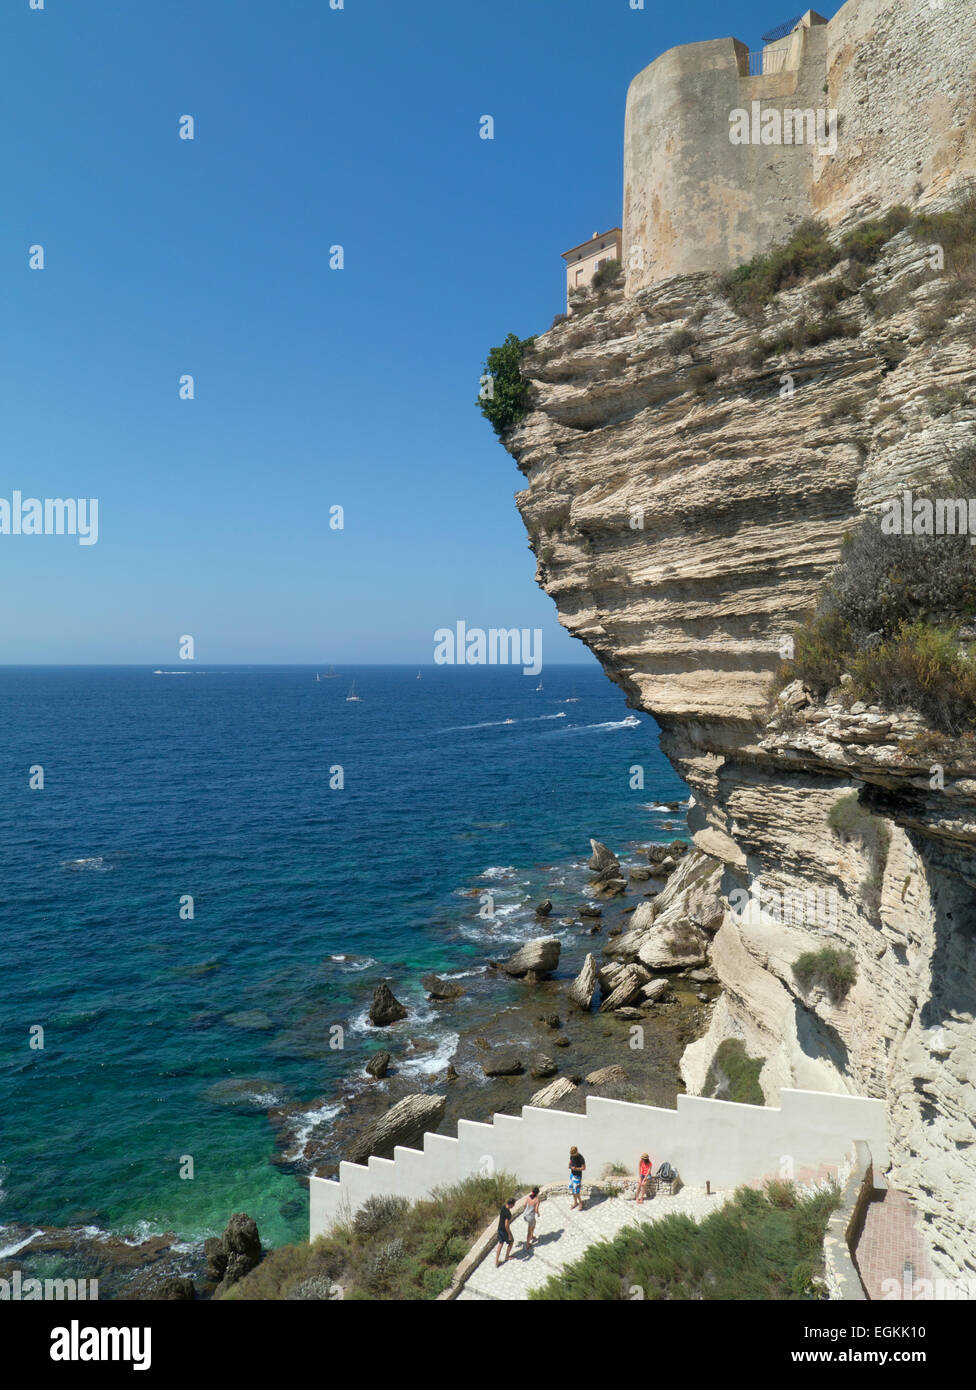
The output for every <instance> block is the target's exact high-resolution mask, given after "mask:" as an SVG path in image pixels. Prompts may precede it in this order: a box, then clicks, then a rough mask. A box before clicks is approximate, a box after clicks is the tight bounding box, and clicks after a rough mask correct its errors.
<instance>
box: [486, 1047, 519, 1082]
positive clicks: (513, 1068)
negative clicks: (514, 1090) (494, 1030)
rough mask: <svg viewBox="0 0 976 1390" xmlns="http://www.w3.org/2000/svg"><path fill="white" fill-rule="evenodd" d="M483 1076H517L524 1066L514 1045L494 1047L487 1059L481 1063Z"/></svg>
mask: <svg viewBox="0 0 976 1390" xmlns="http://www.w3.org/2000/svg"><path fill="white" fill-rule="evenodd" d="M481 1070H482V1071H483V1072H484V1074H485V1076H518V1075H519V1073H520V1072H522V1071H524V1070H525V1068H524V1067H523V1065H522V1058H521V1056H520V1055H519V1053H518V1050H517V1048H514V1047H496V1048H494V1049H493V1051H492V1054H491V1056H490V1057H489V1058H488V1060H487V1061H486V1062H484V1063H482V1067H481Z"/></svg>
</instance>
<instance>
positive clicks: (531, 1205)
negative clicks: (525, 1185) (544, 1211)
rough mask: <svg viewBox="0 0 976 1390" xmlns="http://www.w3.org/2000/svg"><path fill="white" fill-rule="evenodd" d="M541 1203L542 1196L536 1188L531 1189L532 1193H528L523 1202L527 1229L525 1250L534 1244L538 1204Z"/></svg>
mask: <svg viewBox="0 0 976 1390" xmlns="http://www.w3.org/2000/svg"><path fill="white" fill-rule="evenodd" d="M541 1201H542V1196H541V1194H540V1192H539V1189H538V1188H537V1187H533V1189H532V1191H531V1192H530V1193H529V1195H528V1197H527V1198H526V1200H525V1224H526V1225H527V1226H528V1228H529V1229H528V1232H527V1233H526V1237H525V1248H526V1250H529V1249H531V1247H532V1246H533V1245H534V1244H535V1223H536V1221H537V1220H538V1219H539V1204H540V1203H541Z"/></svg>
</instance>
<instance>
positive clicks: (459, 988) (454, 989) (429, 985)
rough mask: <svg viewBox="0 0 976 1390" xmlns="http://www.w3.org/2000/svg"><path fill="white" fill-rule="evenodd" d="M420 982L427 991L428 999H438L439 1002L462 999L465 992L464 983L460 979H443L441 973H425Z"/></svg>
mask: <svg viewBox="0 0 976 1390" xmlns="http://www.w3.org/2000/svg"><path fill="white" fill-rule="evenodd" d="M420 983H421V984H422V985H423V987H424V989H425V990H426V991H427V997H428V999H433V1000H436V1002H437V1003H444V1002H446V1001H447V1000H449V999H460V998H461V995H462V994H464V993H465V989H464V985H462V984H461V982H460V981H459V980H442V979H441V977H440V975H424V976H423V978H422V979H421V981H420Z"/></svg>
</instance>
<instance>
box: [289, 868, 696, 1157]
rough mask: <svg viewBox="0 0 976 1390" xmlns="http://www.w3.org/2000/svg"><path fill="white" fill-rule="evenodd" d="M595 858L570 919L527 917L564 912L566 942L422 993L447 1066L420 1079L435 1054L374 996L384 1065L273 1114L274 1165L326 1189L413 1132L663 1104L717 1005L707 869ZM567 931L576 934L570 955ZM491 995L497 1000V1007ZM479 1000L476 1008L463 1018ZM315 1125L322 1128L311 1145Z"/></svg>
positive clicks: (432, 979) (385, 989)
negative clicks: (438, 1024)
mask: <svg viewBox="0 0 976 1390" xmlns="http://www.w3.org/2000/svg"><path fill="white" fill-rule="evenodd" d="M591 846H592V851H593V853H592V858H591V859H590V861H589V870H590V881H589V884H588V885H587V886H586V887H585V889H584V890H583V892H582V894H579V895H577V897H578V900H577V901H576V902H575V903H573V904H571V905H569V904H568V902H567V898H568V896H569V895H567V894H565V893H563V894H562V895H559V894H556V893H555V892H554V893H553V894H552V895H551V896H549V897H547V898H545V899H544V900H543V901H541V902H540V903H539V905H538V906H537V907H536V909H535V913H536V917H537V919H538V920H539V921H540V923H541V922H548V921H549V920H550V919H551V918H552V917H553V914H554V913H555V912H556V911H557V910H558V911H561V913H562V915H560V916H559V917H558V918H556V919H555V920H557V921H558V924H559V926H560V928H561V929H563V936H562V938H559V937H556V936H548V937H539V938H536V939H534V940H532V941H530V942H527V943H525V944H524V945H522V946H521V947H520V948H519V949H518V950H517V951H515V952H514V954H513V955H511V956H510V957H508V958H507V959H499V960H489V961H488V962H487V963H486V965H485V968H484V971H483V973H482V974H481V975H480V977H476V979H475V980H474V981H471V982H468V981H466V982H465V983H464V984H463V985H462V984H460V983H459V982H458V981H457V980H452V979H450V978H448V979H443V978H441V977H438V976H426V977H425V979H424V983H425V987H426V988H427V991H428V995H427V997H428V1002H429V1003H430V1004H431V1005H432V1006H433V1007H435V1008H436V1010H437V1012H438V1016H439V1018H441V1019H450V1020H451V1022H452V1023H454V1024H455V1026H456V1027H457V1029H458V1032H457V1043H456V1046H455V1047H454V1049H453V1053H452V1056H451V1057H450V1059H449V1060H447V1061H445V1059H444V1057H443V1054H439V1055H438V1056H437V1058H436V1062H432V1066H431V1069H430V1070H429V1071H425V1070H424V1068H423V1063H422V1059H423V1056H424V1053H425V1050H429V1051H430V1052H431V1053H433V1052H434V1051H435V1049H436V1044H435V1043H433V1042H432V1041H431V1040H430V1039H429V1038H425V1037H424V1036H422V1035H418V1034H415V1033H414V1032H413V1030H412V1028H411V1019H410V1014H409V1011H407V1010H405V1009H404V1006H403V1005H402V1004H400V1002H399V1000H398V999H397V997H396V988H397V982H396V981H387V982H384V983H383V984H381V985H379V986H378V987H377V989H376V991H375V993H374V1000H373V1004H372V1006H371V1015H372V1021H373V1024H374V1028H375V1031H376V1033H377V1034H380V1035H382V1042H381V1046H380V1049H379V1050H378V1051H376V1052H373V1053H371V1054H369V1055H368V1057H367V1058H366V1060H365V1062H364V1065H363V1068H362V1071H361V1073H360V1074H358V1075H356V1076H353V1077H351V1078H347V1080H346V1081H345V1082H344V1083H342V1085H341V1086H340V1087H339V1088H338V1094H334V1095H333V1096H331V1097H330V1096H323V1097H321V1098H319V1099H318V1100H317V1101H315V1102H313V1103H312V1104H308V1103H304V1104H301V1105H292V1106H282V1107H279V1108H277V1109H276V1110H272V1111H271V1112H270V1119H271V1122H272V1124H273V1125H274V1127H275V1130H276V1137H277V1143H278V1147H279V1154H278V1156H277V1159H276V1161H277V1162H278V1163H280V1164H281V1165H283V1166H285V1167H286V1168H288V1169H290V1170H291V1171H294V1172H296V1173H315V1174H316V1175H318V1176H326V1177H328V1176H333V1175H334V1174H335V1173H336V1171H337V1168H338V1163H339V1161H340V1159H343V1158H345V1159H349V1160H351V1161H355V1162H360V1163H361V1162H365V1161H366V1159H367V1158H368V1157H369V1155H370V1154H376V1155H377V1156H380V1157H389V1156H390V1155H391V1154H392V1151H393V1148H394V1147H395V1146H396V1145H397V1144H406V1145H408V1146H409V1145H411V1144H415V1143H417V1142H418V1138H419V1135H420V1134H422V1133H423V1132H424V1130H434V1129H438V1128H439V1129H441V1130H442V1131H443V1132H445V1133H451V1132H452V1130H453V1127H454V1126H455V1124H456V1122H457V1120H458V1119H461V1118H466V1119H474V1120H486V1121H487V1120H490V1118H491V1115H492V1114H498V1113H501V1114H517V1113H518V1111H519V1110H520V1108H521V1107H522V1106H523V1105H527V1104H530V1103H531V1104H535V1105H558V1107H559V1108H560V1109H562V1110H569V1111H573V1110H578V1111H580V1112H582V1110H583V1109H584V1107H585V1102H586V1096H587V1095H588V1094H600V1095H605V1096H611V1097H613V1098H617V1099H625V1100H634V1101H641V1102H643V1103H645V1104H654V1105H661V1106H673V1105H674V1104H675V1101H676V1098H677V1095H678V1094H679V1093H680V1092H681V1091H682V1090H683V1089H684V1085H683V1082H682V1080H681V1073H680V1061H681V1056H682V1054H683V1052H684V1050H685V1048H686V1047H687V1046H688V1045H689V1044H690V1043H691V1042H692V1041H694V1040H695V1039H696V1038H698V1037H699V1036H700V1035H701V1034H702V1032H704V1030H705V1029H706V1028H707V1026H708V1020H709V1015H710V1009H711V1005H712V1003H713V1001H714V999H715V998H716V995H717V986H716V983H715V976H714V974H713V972H712V971H711V969H710V968H709V966H708V946H709V938H708V932H709V930H710V929H715V928H716V927H717V925H718V922H719V921H720V920H721V914H720V910H719V908H718V905H717V899H716V897H715V893H716V888H717V874H718V866H717V865H716V864H715V862H714V861H712V860H711V859H709V858H708V856H705V855H702V854H701V853H699V852H698V851H696V850H694V849H692V848H691V847H690V846H689V845H688V844H687V842H685V841H683V840H676V841H673V842H671V843H670V844H659V843H654V844H650V845H643V846H641V847H640V848H639V849H638V850H636V851H635V854H634V856H633V860H632V862H630V863H629V864H627V865H621V863H620V860H619V859H618V858H617V856H616V855H615V854H613V852H612V851H611V850H609V849H608V848H607V847H606V846H604V845H602V844H600V842H598V841H592V842H591ZM554 898H555V899H556V900H557V902H560V899H561V902H560V908H559V909H557V908H555V907H554V906H553V899H554ZM570 906H571V909H572V915H569V911H570ZM567 929H569V930H574V931H575V934H574V935H573V936H570V937H569V939H568V940H567V938H566V931H567ZM492 991H497V992H498V993H500V994H501V995H502V998H501V999H500V1000H498V1001H497V1002H496V1003H495V1004H492V1003H491V999H492ZM475 996H476V997H477V1002H478V1003H479V1004H480V1005H481V1007H480V1008H476V1009H474V1010H471V1009H470V1006H471V1004H472V1002H474V998H473V997H475ZM486 1002H487V1011H486V1008H485V1005H486ZM466 1010H467V1011H470V1013H472V1014H473V1015H474V1017H471V1018H466V1017H465V1013H466ZM635 1025H639V1027H640V1030H641V1032H640V1035H639V1038H638V1035H637V1034H636V1033H635V1031H634V1029H635ZM337 1107H338V1109H337ZM316 1111H319V1112H321V1113H322V1116H323V1118H322V1120H321V1122H320V1123H318V1124H316V1125H313V1126H312V1127H311V1129H309V1126H308V1116H309V1114H310V1113H313V1114H314V1113H316ZM391 1112H392V1113H391Z"/></svg>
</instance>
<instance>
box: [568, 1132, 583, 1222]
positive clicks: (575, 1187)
mask: <svg viewBox="0 0 976 1390" xmlns="http://www.w3.org/2000/svg"><path fill="white" fill-rule="evenodd" d="M585 1169H586V1159H585V1158H584V1157H583V1155H582V1154H581V1153H580V1151H579V1149H578V1148H577V1147H576V1145H575V1144H574V1145H573V1147H572V1148H571V1149H570V1151H569V1193H570V1196H571V1197H572V1199H573V1205H572V1206H571V1207H570V1211H582V1210H583V1173H584V1171H585Z"/></svg>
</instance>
